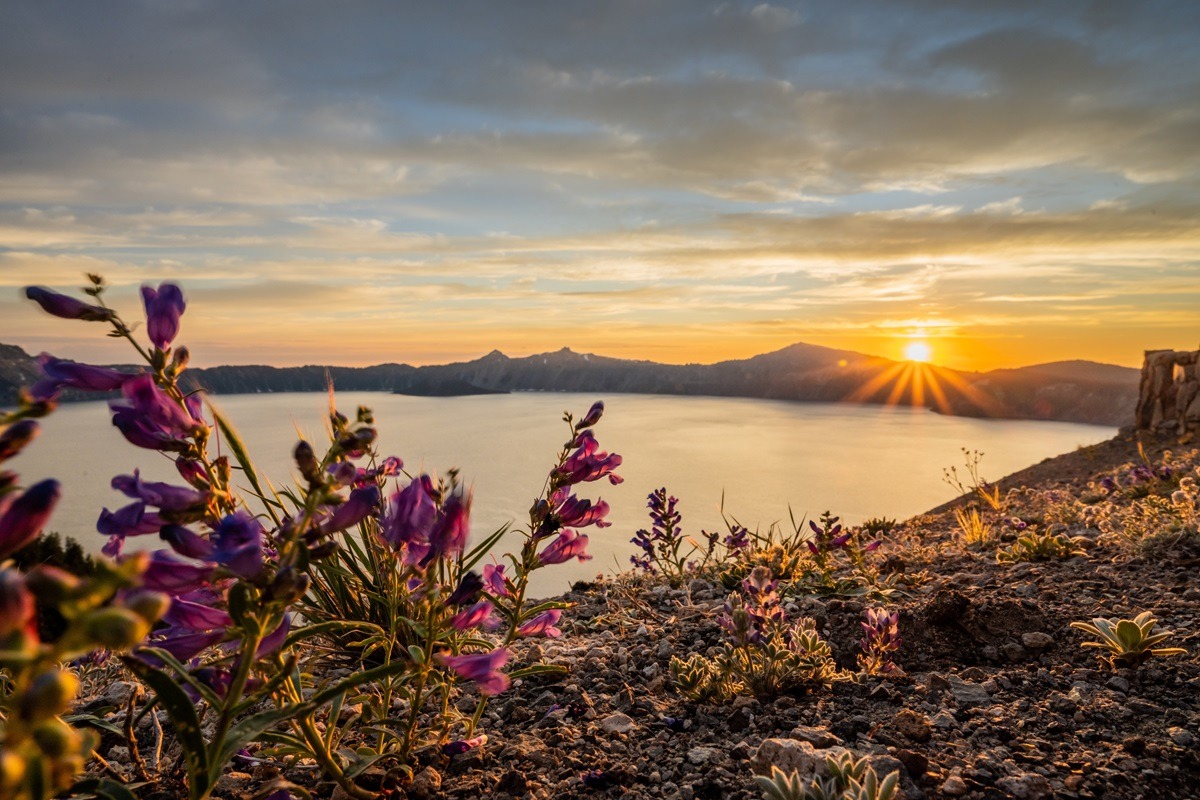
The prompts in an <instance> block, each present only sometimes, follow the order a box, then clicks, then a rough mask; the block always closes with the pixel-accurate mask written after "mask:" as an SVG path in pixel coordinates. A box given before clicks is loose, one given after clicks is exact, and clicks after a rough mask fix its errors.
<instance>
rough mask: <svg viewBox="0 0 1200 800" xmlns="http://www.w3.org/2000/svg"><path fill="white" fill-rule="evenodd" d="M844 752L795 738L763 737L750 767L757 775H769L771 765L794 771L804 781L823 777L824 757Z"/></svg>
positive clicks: (824, 770) (824, 773) (785, 770)
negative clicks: (820, 747) (815, 745)
mask: <svg viewBox="0 0 1200 800" xmlns="http://www.w3.org/2000/svg"><path fill="white" fill-rule="evenodd" d="M844 752H847V751H846V750H845V749H844V748H841V747H835V748H832V749H830V750H820V751H818V750H817V748H815V747H813V746H812V745H811V744H809V743H808V742H801V741H798V740H796V739H765V740H764V741H763V743H762V744H760V745H759V746H758V750H756V751H755V753H754V756H753V757H752V758H751V759H750V768H751V770H753V771H754V772H755V773H756V774H758V775H770V774H771V767H772V766H775V767H779V769H781V770H783V771H784V772H792V771H795V772H798V773H800V780H801V782H802V783H805V782H807V781H808V779H809V778H812V777H824V776H825V775H826V774H827V773H828V770H827V768H826V766H825V759H826V758H829V757H834V758H836V757H837V756H839V755H840V754H841V753H844Z"/></svg>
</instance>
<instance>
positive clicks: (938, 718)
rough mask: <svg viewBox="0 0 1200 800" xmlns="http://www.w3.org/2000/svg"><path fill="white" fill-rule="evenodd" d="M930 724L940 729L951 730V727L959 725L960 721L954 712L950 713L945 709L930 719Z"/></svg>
mask: <svg viewBox="0 0 1200 800" xmlns="http://www.w3.org/2000/svg"><path fill="white" fill-rule="evenodd" d="M930 724H931V725H933V727H935V728H938V729H940V730H949V729H950V728H953V727H955V726H956V725H958V722H956V721H955V719H954V716H953V715H952V714H949V713H947V712H945V711H939V712H938V713H937V714H934V716H933V719H932V720H930Z"/></svg>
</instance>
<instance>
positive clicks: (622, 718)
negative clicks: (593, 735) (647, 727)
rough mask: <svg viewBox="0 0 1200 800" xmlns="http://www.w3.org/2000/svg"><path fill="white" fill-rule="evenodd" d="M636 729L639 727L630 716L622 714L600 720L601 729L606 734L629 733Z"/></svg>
mask: <svg viewBox="0 0 1200 800" xmlns="http://www.w3.org/2000/svg"><path fill="white" fill-rule="evenodd" d="M635 727H637V723H635V722H634V721H633V720H632V719H630V717H629V715H628V714H622V713H620V712H618V713H616V714H609V715H608V716H607V717H605V718H604V719H602V720H600V729H601V730H602V731H604V732H605V733H629V731H631V730H633V729H634V728H635Z"/></svg>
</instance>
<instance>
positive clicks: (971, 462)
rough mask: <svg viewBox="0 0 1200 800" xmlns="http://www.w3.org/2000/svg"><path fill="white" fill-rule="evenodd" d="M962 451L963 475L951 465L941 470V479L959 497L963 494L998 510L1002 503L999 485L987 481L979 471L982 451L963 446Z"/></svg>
mask: <svg viewBox="0 0 1200 800" xmlns="http://www.w3.org/2000/svg"><path fill="white" fill-rule="evenodd" d="M962 452H963V459H964V461H965V464H964V472H965V475H963V476H960V475H959V474H958V467H953V466H951V467H948V468H946V469H944V470H942V480H943V481H945V482H946V483H947V484H948V485H949V486H950V487H951V488H953V489H954V490H955V491H956V492H958V494H959V496H960V497H961V496H964V495H965V496H968V497H970V498H973V499H974V500H977V501H982V502H983V503H984V504H985V505H987V507H988V508H990V509H992V510H993V511H999V510H1000V509H1001V508H1002V507H1003V505H1004V501H1003V498H1002V497H1001V495H1000V487H999V486H997V485H995V484H992V483H989V482H988V481H987V480H986V479H985V478H984V477H983V476H982V475H980V473H979V462H980V461H982V460H983V453H982V452H980V451H979V450H968V449H967V448H965V447H964V448H962ZM964 478H965V480H964Z"/></svg>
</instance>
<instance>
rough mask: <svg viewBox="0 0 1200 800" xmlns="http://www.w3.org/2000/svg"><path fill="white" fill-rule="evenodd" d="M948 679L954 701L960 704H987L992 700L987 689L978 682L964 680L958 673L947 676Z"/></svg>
mask: <svg viewBox="0 0 1200 800" xmlns="http://www.w3.org/2000/svg"><path fill="white" fill-rule="evenodd" d="M946 681H947V682H948V683H949V684H950V694H951V695H952V696H953V697H954V702H956V703H958V704H959V705H960V706H985V705H988V704H989V703H991V702H992V697H991V695H989V694H988V693H987V689H984V688H983V687H982V686H980V685H979V684H978V683H970V682H969V681H964V680H963V679H962V678H960V677H958V676H957V675H950V676H947V678H946Z"/></svg>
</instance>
